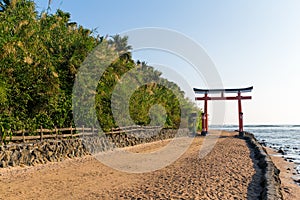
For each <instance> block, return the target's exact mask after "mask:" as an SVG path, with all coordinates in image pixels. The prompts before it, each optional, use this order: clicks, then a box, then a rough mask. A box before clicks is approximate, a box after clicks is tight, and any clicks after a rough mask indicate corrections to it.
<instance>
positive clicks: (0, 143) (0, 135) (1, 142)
mask: <svg viewBox="0 0 300 200" xmlns="http://www.w3.org/2000/svg"><path fill="white" fill-rule="evenodd" d="M2 144H3V139H2V132H1V131H0V145H2Z"/></svg>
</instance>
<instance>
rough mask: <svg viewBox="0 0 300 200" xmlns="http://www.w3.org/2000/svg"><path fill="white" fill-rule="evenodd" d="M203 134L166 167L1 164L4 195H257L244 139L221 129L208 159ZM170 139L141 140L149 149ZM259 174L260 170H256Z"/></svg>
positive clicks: (88, 162)
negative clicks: (139, 170) (138, 170)
mask: <svg viewBox="0 0 300 200" xmlns="http://www.w3.org/2000/svg"><path fill="white" fill-rule="evenodd" d="M202 142H203V137H197V138H195V139H194V141H193V143H192V145H191V146H190V148H189V149H188V150H187V151H186V153H185V154H184V155H183V156H182V157H181V158H180V159H178V160H177V161H176V162H174V163H173V164H172V165H169V166H168V167H166V168H163V169H161V170H157V171H154V172H149V173H143V174H129V173H124V172H120V171H117V170H114V169H111V168H109V167H107V166H105V165H103V164H101V163H100V162H98V161H97V160H96V159H94V158H93V157H91V156H87V157H85V158H81V159H74V160H67V161H64V162H60V163H49V164H46V165H40V166H36V167H26V168H14V169H0V175H1V176H0V180H1V181H0V199H138V198H141V199H158V198H160V199H247V198H249V199H254V198H255V197H256V195H257V193H259V192H258V190H256V189H257V188H256V185H255V181H253V180H255V178H256V176H257V174H256V171H255V169H254V163H253V162H252V159H251V158H250V156H249V155H250V151H249V149H248V147H247V145H246V143H245V141H244V140H241V139H238V138H235V137H233V134H232V133H231V134H229V133H223V137H222V138H220V139H219V140H218V142H217V144H216V145H215V147H214V148H213V150H212V151H211V152H210V153H209V154H208V155H207V156H205V157H204V158H202V159H200V158H199V149H200V147H201V144H202ZM166 143H167V141H166V142H156V143H153V144H147V145H140V146H138V147H134V148H131V151H135V152H149V151H151V150H156V149H158V148H160V146H164V145H165V144H166ZM255 174H256V175H255Z"/></svg>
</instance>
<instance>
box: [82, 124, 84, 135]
mask: <svg viewBox="0 0 300 200" xmlns="http://www.w3.org/2000/svg"><path fill="white" fill-rule="evenodd" d="M82 135H84V125H82Z"/></svg>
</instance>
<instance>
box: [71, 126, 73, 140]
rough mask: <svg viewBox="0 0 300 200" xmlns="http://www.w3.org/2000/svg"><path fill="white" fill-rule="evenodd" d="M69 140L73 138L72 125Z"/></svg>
mask: <svg viewBox="0 0 300 200" xmlns="http://www.w3.org/2000/svg"><path fill="white" fill-rule="evenodd" d="M71 138H73V128H72V125H71Z"/></svg>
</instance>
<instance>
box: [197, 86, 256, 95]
mask: <svg viewBox="0 0 300 200" xmlns="http://www.w3.org/2000/svg"><path fill="white" fill-rule="evenodd" d="M252 90H253V86H252V87H247V88H237V89H210V90H205V89H197V88H194V92H195V93H196V94H209V93H210V94H216V93H239V92H240V93H243V92H251V91H252Z"/></svg>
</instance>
